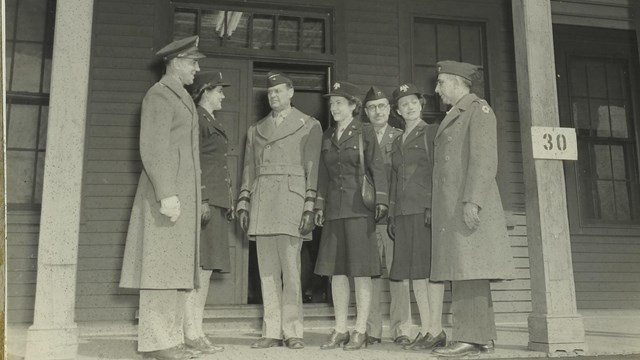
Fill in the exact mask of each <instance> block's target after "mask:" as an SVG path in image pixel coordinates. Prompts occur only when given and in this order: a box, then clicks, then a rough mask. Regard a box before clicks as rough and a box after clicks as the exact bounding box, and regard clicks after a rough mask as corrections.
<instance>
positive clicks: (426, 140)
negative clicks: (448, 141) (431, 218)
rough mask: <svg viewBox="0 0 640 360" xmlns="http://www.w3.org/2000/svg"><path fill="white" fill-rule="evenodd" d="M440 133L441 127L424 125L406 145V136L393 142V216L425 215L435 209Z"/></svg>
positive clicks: (391, 202) (420, 126) (417, 129)
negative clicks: (433, 193) (433, 183)
mask: <svg viewBox="0 0 640 360" xmlns="http://www.w3.org/2000/svg"><path fill="white" fill-rule="evenodd" d="M437 130H438V126H437V125H427V124H426V123H424V122H420V123H418V124H417V125H416V127H415V128H414V129H413V130H412V131H411V133H409V134H408V135H407V139H406V140H405V141H404V142H403V141H402V136H398V137H397V138H396V139H395V141H394V142H393V144H392V152H391V161H392V165H391V190H390V192H391V200H390V208H389V215H390V216H398V215H413V214H424V212H425V209H430V208H431V174H432V171H433V139H434V137H435V136H436V131H437ZM425 147H426V148H425Z"/></svg>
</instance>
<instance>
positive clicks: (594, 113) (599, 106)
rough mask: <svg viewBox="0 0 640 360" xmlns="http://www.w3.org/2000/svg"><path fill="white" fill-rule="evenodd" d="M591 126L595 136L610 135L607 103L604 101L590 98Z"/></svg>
mask: <svg viewBox="0 0 640 360" xmlns="http://www.w3.org/2000/svg"><path fill="white" fill-rule="evenodd" d="M590 107H591V111H590V113H591V128H592V129H593V130H596V134H597V136H602V137H609V136H611V127H610V121H609V105H608V104H607V103H606V101H601V100H591V103H590Z"/></svg>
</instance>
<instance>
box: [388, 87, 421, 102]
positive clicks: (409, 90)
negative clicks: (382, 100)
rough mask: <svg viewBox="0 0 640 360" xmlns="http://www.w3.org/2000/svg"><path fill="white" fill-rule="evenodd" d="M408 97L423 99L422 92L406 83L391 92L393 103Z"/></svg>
mask: <svg viewBox="0 0 640 360" xmlns="http://www.w3.org/2000/svg"><path fill="white" fill-rule="evenodd" d="M408 95H416V96H417V97H418V98H421V97H423V96H422V92H421V91H420V89H418V87H417V86H415V85H413V84H410V83H406V84H402V85H400V86H398V88H397V89H395V90H393V102H394V103H397V102H398V100H400V98H403V97H405V96H408Z"/></svg>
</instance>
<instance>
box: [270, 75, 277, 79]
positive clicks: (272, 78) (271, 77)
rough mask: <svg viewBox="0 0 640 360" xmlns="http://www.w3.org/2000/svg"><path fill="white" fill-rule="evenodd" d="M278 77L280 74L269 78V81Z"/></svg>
mask: <svg viewBox="0 0 640 360" xmlns="http://www.w3.org/2000/svg"><path fill="white" fill-rule="evenodd" d="M277 77H278V74H273V75H271V76H269V80H275V79H276V78H277Z"/></svg>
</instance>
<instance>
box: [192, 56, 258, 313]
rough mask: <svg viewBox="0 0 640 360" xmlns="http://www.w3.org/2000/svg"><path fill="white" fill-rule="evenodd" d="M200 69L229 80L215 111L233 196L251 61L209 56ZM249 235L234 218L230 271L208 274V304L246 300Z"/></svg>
mask: <svg viewBox="0 0 640 360" xmlns="http://www.w3.org/2000/svg"><path fill="white" fill-rule="evenodd" d="M200 69H201V71H209V70H216V71H221V72H222V75H223V79H224V80H225V81H227V82H229V83H230V84H231V86H229V87H226V88H225V89H224V94H225V99H224V101H223V103H222V110H220V111H217V112H216V113H215V115H216V118H218V119H220V120H221V121H222V123H223V124H224V127H225V130H226V131H227V134H228V136H229V152H228V165H227V166H228V167H229V172H230V174H231V181H232V182H233V190H234V197H237V195H238V188H239V184H240V181H241V178H242V163H243V159H244V144H245V138H246V136H247V128H248V127H249V122H248V119H249V109H250V107H249V106H248V104H249V101H250V98H251V90H252V85H251V62H250V61H248V60H238V59H224V58H216V57H208V58H205V59H202V60H200ZM248 249H249V246H248V239H247V238H246V236H245V235H244V233H243V232H242V230H240V227H239V226H238V224H237V222H234V223H233V224H232V226H231V227H230V229H229V250H230V251H229V252H230V255H231V272H229V273H225V274H220V273H214V274H213V276H212V277H211V286H210V287H209V296H208V297H207V305H229V304H245V303H246V299H247V266H246V264H247V261H248V254H249V250H248Z"/></svg>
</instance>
